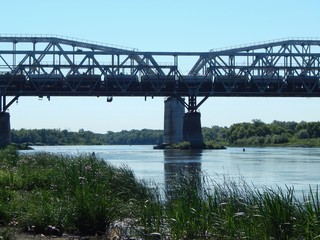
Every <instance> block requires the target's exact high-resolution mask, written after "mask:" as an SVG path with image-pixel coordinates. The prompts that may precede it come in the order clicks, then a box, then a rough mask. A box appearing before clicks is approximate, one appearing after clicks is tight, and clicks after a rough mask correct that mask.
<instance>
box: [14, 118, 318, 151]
mask: <svg viewBox="0 0 320 240" xmlns="http://www.w3.org/2000/svg"><path fill="white" fill-rule="evenodd" d="M202 132H203V137H204V141H205V142H210V141H212V142H218V143H223V144H225V145H238V146H253V145H254V146H265V145H268V146H270V145H297V146H320V140H319V139H320V122H299V123H297V122H281V121H273V122H272V123H268V124H267V123H264V122H262V121H261V120H252V122H246V123H237V124H233V125H231V126H230V127H219V126H213V127H211V128H209V127H204V128H202ZM162 138H163V131H162V130H151V129H142V130H130V131H127V130H123V131H121V132H112V131H109V132H107V133H105V134H98V133H93V132H91V131H85V130H83V129H80V130H79V131H78V132H70V131H67V130H60V129H40V130H37V129H33V130H26V129H21V130H12V142H13V143H17V144H22V143H29V144H31V145H103V144H129V145H138V144H150V145H156V144H160V143H162Z"/></svg>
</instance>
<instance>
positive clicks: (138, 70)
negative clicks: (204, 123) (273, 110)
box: [0, 34, 320, 145]
mask: <svg viewBox="0 0 320 240" xmlns="http://www.w3.org/2000/svg"><path fill="white" fill-rule="evenodd" d="M24 96H37V97H48V98H50V97H51V96H99V97H106V98H107V101H112V99H113V97H118V96H119V97H121V96H127V97H133V96H140V97H148V96H151V97H160V96H162V97H169V98H168V100H167V101H169V103H168V102H167V104H165V106H166V107H167V108H169V109H172V108H174V109H178V108H179V109H180V110H179V111H178V112H180V113H181V112H182V111H181V106H182V108H185V109H187V113H186V114H185V115H184V120H183V119H181V118H183V114H180V115H179V116H178V115H176V116H172V114H171V115H170V114H167V116H165V123H166V122H167V125H166V124H165V134H169V137H168V138H167V139H169V140H168V143H172V141H173V140H170V139H175V140H174V141H177V139H180V140H183V139H184V140H187V141H190V142H193V143H194V144H197V143H201V142H202V135H201V124H200V114H199V113H198V112H197V109H198V108H199V107H200V106H201V104H203V103H204V102H205V101H206V99H208V98H209V97H219V96H220V97H221V96H223V97H229V96H230V97H232V96H244V97H319V96H320V39H281V40H276V41H269V42H262V43H255V44H248V45H242V46H237V47H232V48H225V49H213V50H210V51H208V52H146V51H139V50H137V49H129V48H123V47H119V46H111V45H105V44H101V43H95V42H87V41H83V40H78V39H72V38H66V37H61V36H54V35H29V36H17V35H1V34H0V144H2V145H3V143H8V142H10V121H9V114H8V113H7V110H8V108H9V107H10V106H11V105H12V103H14V102H15V101H16V100H17V99H18V98H20V97H24ZM8 97H9V99H10V100H8V101H7V98H8ZM199 98H200V101H198V100H199ZM170 101H171V103H170ZM174 101H177V102H178V103H179V104H176V103H174ZM165 112H167V113H169V112H172V111H169V110H167V111H165ZM183 113H184V110H183ZM169 115H170V116H169ZM181 116H182V117H181ZM183 122H184V123H183ZM180 123H181V124H180ZM182 125H184V126H185V127H184V128H183V126H182ZM172 128H173V129H172ZM176 128H183V131H180V130H179V131H178V130H177V129H176ZM199 129H200V130H199ZM177 134H178V135H179V136H180V137H179V136H178V138H176V137H177V136H176V135H177ZM172 135H175V137H173V138H171V137H172Z"/></svg>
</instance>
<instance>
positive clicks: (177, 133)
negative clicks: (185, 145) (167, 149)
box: [163, 96, 205, 149]
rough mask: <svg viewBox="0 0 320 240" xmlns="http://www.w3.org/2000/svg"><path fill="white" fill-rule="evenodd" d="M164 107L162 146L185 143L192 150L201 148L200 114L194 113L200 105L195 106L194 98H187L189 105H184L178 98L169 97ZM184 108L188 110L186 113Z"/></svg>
mask: <svg viewBox="0 0 320 240" xmlns="http://www.w3.org/2000/svg"><path fill="white" fill-rule="evenodd" d="M204 101H205V100H204ZM204 101H203V102H204ZM201 104H202V103H201ZM164 106H165V109H164V134H163V145H170V144H175V143H179V142H182V141H186V142H190V144H191V147H192V148H196V149H201V148H203V147H204V143H203V136H202V130H201V114H200V113H199V112H197V111H196V109H197V108H198V107H199V106H200V104H199V105H197V104H196V98H195V97H189V103H186V102H185V99H184V98H181V97H179V96H178V97H169V98H167V99H166V100H165V105H164ZM185 108H187V109H188V112H187V113H185Z"/></svg>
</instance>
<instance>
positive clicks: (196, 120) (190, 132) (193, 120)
mask: <svg viewBox="0 0 320 240" xmlns="http://www.w3.org/2000/svg"><path fill="white" fill-rule="evenodd" d="M183 140H184V141H187V142H190V144H191V147H192V148H203V147H204V143H203V136H202V131H201V114H200V113H199V112H188V113H186V114H185V115H184V117H183Z"/></svg>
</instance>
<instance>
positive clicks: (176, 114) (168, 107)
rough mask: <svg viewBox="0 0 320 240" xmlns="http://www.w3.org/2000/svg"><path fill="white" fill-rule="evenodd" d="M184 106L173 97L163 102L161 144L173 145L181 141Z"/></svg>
mask: <svg viewBox="0 0 320 240" xmlns="http://www.w3.org/2000/svg"><path fill="white" fill-rule="evenodd" d="M183 116H184V106H183V105H182V103H181V102H179V101H178V100H177V99H176V98H174V97H169V98H167V99H166V100H165V101H164V132H163V144H164V145H166V144H174V143H178V142H182V140H183Z"/></svg>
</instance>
